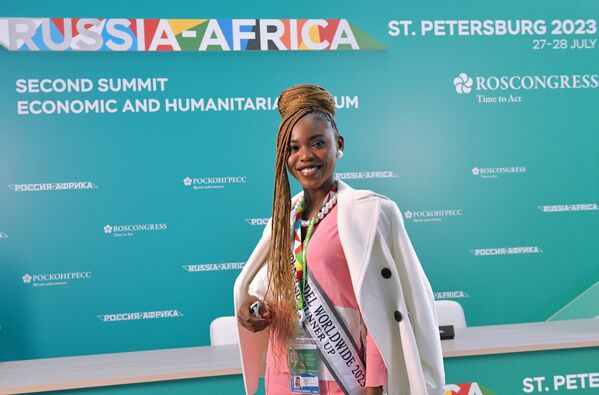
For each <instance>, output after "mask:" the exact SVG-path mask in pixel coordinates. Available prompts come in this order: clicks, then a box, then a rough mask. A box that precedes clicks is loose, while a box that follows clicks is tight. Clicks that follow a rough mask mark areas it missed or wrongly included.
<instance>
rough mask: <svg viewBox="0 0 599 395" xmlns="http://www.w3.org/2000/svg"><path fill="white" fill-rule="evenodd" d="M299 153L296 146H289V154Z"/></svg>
mask: <svg viewBox="0 0 599 395" xmlns="http://www.w3.org/2000/svg"><path fill="white" fill-rule="evenodd" d="M295 151H297V147H296V146H294V145H291V146H289V152H295Z"/></svg>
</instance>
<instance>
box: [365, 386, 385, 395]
mask: <svg viewBox="0 0 599 395" xmlns="http://www.w3.org/2000/svg"><path fill="white" fill-rule="evenodd" d="M382 394H383V387H366V395H382Z"/></svg>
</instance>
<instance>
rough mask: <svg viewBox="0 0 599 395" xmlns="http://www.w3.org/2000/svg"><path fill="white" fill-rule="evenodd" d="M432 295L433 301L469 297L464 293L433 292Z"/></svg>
mask: <svg viewBox="0 0 599 395" xmlns="http://www.w3.org/2000/svg"><path fill="white" fill-rule="evenodd" d="M433 295H434V297H435V299H464V298H469V297H470V295H468V294H467V293H466V292H464V291H443V292H435V293H434V294H433Z"/></svg>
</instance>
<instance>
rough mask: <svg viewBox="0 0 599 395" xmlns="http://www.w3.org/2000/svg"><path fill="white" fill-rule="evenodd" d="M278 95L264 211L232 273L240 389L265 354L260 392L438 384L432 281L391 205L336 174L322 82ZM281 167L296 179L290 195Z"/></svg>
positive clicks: (421, 391)
mask: <svg viewBox="0 0 599 395" xmlns="http://www.w3.org/2000/svg"><path fill="white" fill-rule="evenodd" d="M278 106H279V112H280V114H281V117H282V122H281V124H280V126H279V132H278V138H277V156H276V163H275V187H274V201H273V216H272V220H271V221H270V222H269V223H268V225H267V226H266V228H265V230H264V233H263V235H262V238H261V239H260V241H259V243H258V245H257V246H256V248H255V250H254V252H253V253H252V255H251V256H250V258H249V260H248V262H247V263H246V265H245V267H244V269H243V270H242V272H241V274H240V275H239V277H238V278H237V281H236V282H235V309H236V311H237V316H238V328H239V338H240V348H241V357H242V365H243V374H244V381H245V386H246V392H247V393H248V394H253V393H254V392H255V391H256V388H257V383H258V378H259V376H260V374H261V373H262V372H263V369H264V365H265V385H266V392H267V394H269V395H270V394H276V395H280V394H291V393H317V391H320V393H321V394H336V393H339V394H342V393H349V394H381V393H382V392H383V391H386V392H387V393H388V394H389V395H395V394H402V395H403V394H412V395H427V394H442V393H443V384H444V371H443V359H442V355H441V344H440V340H439V333H438V327H437V321H436V314H435V309H434V300H433V296H432V291H431V288H430V284H429V282H428V280H427V278H426V276H425V274H424V272H423V270H422V267H421V266H420V263H419V261H418V258H417V256H416V254H415V252H414V249H413V248H412V245H411V243H410V240H409V238H408V236H407V234H406V232H405V229H404V226H403V220H402V217H401V214H400V212H399V209H398V208H397V206H396V205H395V203H394V202H393V201H391V200H389V199H387V198H385V197H384V196H380V195H377V194H375V193H374V192H371V191H365V190H354V189H352V188H350V187H349V186H348V185H347V184H345V183H343V182H341V181H335V179H334V171H335V163H336V160H337V159H338V158H340V157H341V156H342V155H343V148H344V139H343V137H342V136H341V135H340V134H339V132H338V130H337V126H336V124H335V120H334V115H335V103H334V99H333V97H332V96H331V95H330V93H328V92H327V91H326V90H324V89H323V88H321V87H318V86H315V85H298V86H295V87H291V88H289V89H286V90H285V91H283V92H282V93H281V95H280V96H279V102H278ZM287 172H289V173H290V174H291V175H292V176H293V177H295V178H296V179H297V180H298V182H299V183H300V184H301V186H302V188H303V191H302V192H301V193H299V194H298V195H296V196H295V197H293V198H291V196H290V187H289V180H288V177H287ZM308 247H309V248H308ZM316 350H318V351H316ZM313 355H318V364H317V365H318V366H316V367H315V366H313V365H312V364H310V363H309V362H306V363H304V362H305V361H307V360H308V361H309V359H310V358H311V357H312V356H313ZM364 356H365V357H366V358H365V361H364V358H363V357H364ZM297 360H300V361H302V363H299V364H298V363H296V361H297ZM264 362H265V364H264ZM316 371H317V372H316ZM298 376H301V377H303V383H304V384H303V386H300V388H298V384H297V383H300V382H302V381H301V380H297V377H298ZM294 378H295V381H292V380H293V379H294ZM315 383H316V384H315ZM314 386H316V389H315V388H314Z"/></svg>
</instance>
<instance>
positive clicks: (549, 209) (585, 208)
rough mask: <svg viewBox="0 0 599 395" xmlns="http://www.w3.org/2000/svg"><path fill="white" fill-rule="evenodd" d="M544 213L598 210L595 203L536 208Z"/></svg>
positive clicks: (598, 207)
mask: <svg viewBox="0 0 599 395" xmlns="http://www.w3.org/2000/svg"><path fill="white" fill-rule="evenodd" d="M537 208H538V209H539V210H541V211H542V212H544V213H563V212H570V211H596V210H599V206H597V203H583V204H556V205H552V206H537Z"/></svg>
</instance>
